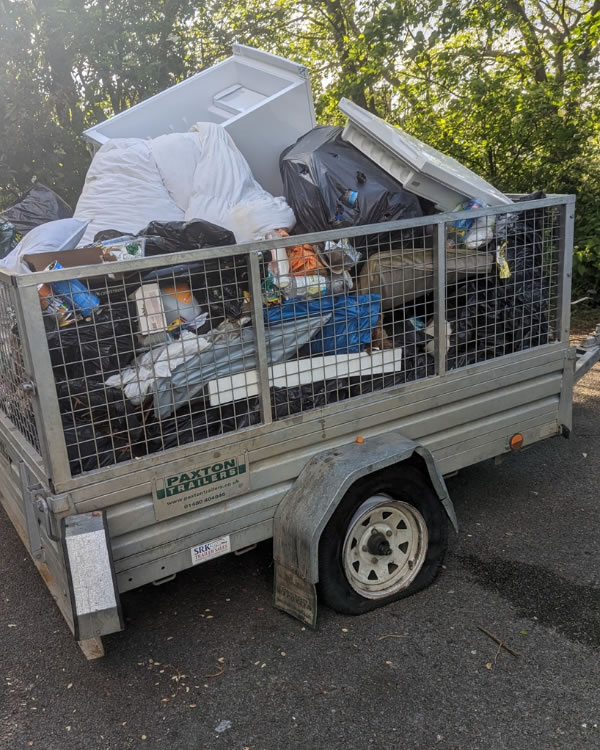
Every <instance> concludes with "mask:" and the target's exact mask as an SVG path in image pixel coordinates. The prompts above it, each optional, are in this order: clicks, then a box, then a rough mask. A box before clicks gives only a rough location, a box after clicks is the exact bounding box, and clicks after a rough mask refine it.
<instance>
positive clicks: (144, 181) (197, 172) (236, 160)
mask: <svg viewBox="0 0 600 750" xmlns="http://www.w3.org/2000/svg"><path fill="white" fill-rule="evenodd" d="M75 217H76V218H78V219H87V220H89V222H90V223H89V225H88V227H87V230H86V232H85V234H84V236H83V238H82V240H81V242H80V246H82V245H85V244H89V243H90V242H92V241H93V239H94V236H95V235H96V234H97V233H98V232H100V231H102V230H105V229H115V230H117V231H119V232H121V233H123V234H128V233H131V234H136V233H137V232H139V231H140V230H141V229H143V228H144V227H145V226H146V225H147V224H149V223H150V222H151V221H183V220H185V221H190V220H192V219H204V220H205V221H210V222H212V223H213V224H218V225H219V226H222V227H225V228H226V229H229V230H231V231H232V232H233V233H234V235H235V238H236V240H237V241H238V242H246V241H250V240H258V239H263V238H264V237H266V236H267V235H268V234H270V233H271V232H272V231H273V230H275V229H288V230H289V229H292V228H293V227H294V225H295V223H296V219H295V217H294V213H293V211H292V209H291V208H290V207H289V206H288V204H287V203H286V201H285V199H284V198H275V197H273V196H272V195H271V194H270V193H267V191H266V190H263V188H262V187H261V186H260V185H259V184H258V182H256V180H255V179H254V177H253V176H252V173H251V171H250V167H249V166H248V162H247V161H246V159H245V158H244V157H243V155H242V154H241V152H240V151H239V150H238V148H237V146H236V145H235V143H234V142H233V140H232V138H231V136H230V135H229V134H228V133H227V131H226V130H225V129H224V128H223V127H222V126H221V125H216V124H215V123H208V122H199V123H197V124H196V125H194V127H193V128H192V129H191V131H190V132H189V133H172V134H169V135H161V136H159V137H158V138H154V139H152V140H142V139H140V138H115V139H112V140H110V141H108V143H106V144H104V146H102V147H101V148H100V150H99V151H98V153H97V154H96V155H95V157H94V159H93V161H92V164H91V166H90V169H89V170H88V173H87V176H86V180H85V184H84V187H83V191H82V193H81V196H80V198H79V201H78V203H77V207H76V209H75Z"/></svg>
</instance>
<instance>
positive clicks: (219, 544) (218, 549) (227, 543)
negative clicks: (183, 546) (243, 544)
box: [190, 536, 231, 565]
mask: <svg viewBox="0 0 600 750" xmlns="http://www.w3.org/2000/svg"><path fill="white" fill-rule="evenodd" d="M190 551H191V553H192V565H198V564H199V563H203V562H205V561H206V560H210V559H211V558H213V557H220V556H221V555H226V554H227V553H228V552H231V540H230V539H229V537H228V536H220V537H219V538H218V539H211V540H210V542H202V544H197V545H196V546H195V547H192V549H191V550H190Z"/></svg>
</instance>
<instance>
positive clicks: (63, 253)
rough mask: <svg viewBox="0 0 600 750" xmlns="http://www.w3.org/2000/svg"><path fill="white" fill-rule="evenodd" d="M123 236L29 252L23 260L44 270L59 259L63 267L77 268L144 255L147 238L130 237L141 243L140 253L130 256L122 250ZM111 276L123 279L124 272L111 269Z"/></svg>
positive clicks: (130, 240)
mask: <svg viewBox="0 0 600 750" xmlns="http://www.w3.org/2000/svg"><path fill="white" fill-rule="evenodd" d="M124 239H125V238H123V237H117V238H116V239H114V240H106V241H105V242H103V243H98V244H95V245H88V246H87V247H78V248H75V249H73V250H51V251H49V252H47V253H27V254H26V255H24V256H23V260H24V261H25V262H26V263H27V264H29V266H30V267H31V268H32V269H33V270H34V271H43V270H45V269H46V268H48V266H49V265H50V263H52V262H53V261H55V260H57V261H58V262H59V263H60V264H61V266H63V268H76V267H77V266H95V265H98V264H99V263H115V262H118V261H119V260H133V259H134V258H135V257H140V258H143V257H144V252H145V242H146V241H145V239H144V238H143V237H141V238H129V242H131V243H136V244H138V245H139V255H135V256H134V255H132V256H131V257H128V256H127V255H126V254H125V253H123V252H122V251H121V248H120V245H122V244H123V242H122V241H123V240H124ZM111 243H112V244H114V246H115V251H116V253H117V254H113V253H112V252H111ZM110 278H112V279H122V278H123V274H121V273H116V272H113V270H112V269H111V273H110Z"/></svg>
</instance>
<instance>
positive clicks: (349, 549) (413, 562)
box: [342, 495, 428, 599]
mask: <svg viewBox="0 0 600 750" xmlns="http://www.w3.org/2000/svg"><path fill="white" fill-rule="evenodd" d="M385 543H387V547H386V544H385ZM427 545H428V534H427V525H426V524H425V519H424V518H423V516H422V515H421V514H420V513H419V511H418V510H417V509H416V508H415V507H414V506H412V505H409V504H408V503H405V502H403V501H401V500H393V499H392V498H390V497H387V496H386V495H374V496H373V497H370V498H369V499H368V500H365V502H364V503H362V504H361V505H360V507H359V508H358V510H357V511H356V513H355V514H354V516H353V518H352V520H351V521H350V525H349V526H348V533H347V534H346V539H345V540H344V548H343V551H342V559H343V565H344V573H345V575H346V578H347V580H348V583H349V584H350V586H351V587H352V588H353V589H354V591H356V593H357V594H360V595H361V596H363V597H365V598H366V599H383V598H385V597H387V596H391V595H392V594H396V593H397V592H398V591H402V589H405V588H406V587H407V586H409V585H410V584H411V583H412V581H414V579H415V578H416V576H417V575H418V573H419V571H420V570H421V567H422V566H423V563H424V561H425V555H426V554H427ZM388 549H389V551H388Z"/></svg>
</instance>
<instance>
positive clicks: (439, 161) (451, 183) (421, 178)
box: [338, 99, 512, 211]
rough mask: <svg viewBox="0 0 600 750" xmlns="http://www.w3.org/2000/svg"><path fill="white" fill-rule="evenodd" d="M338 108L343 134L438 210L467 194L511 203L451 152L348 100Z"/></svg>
mask: <svg viewBox="0 0 600 750" xmlns="http://www.w3.org/2000/svg"><path fill="white" fill-rule="evenodd" d="M338 106H339V108H340V111H341V112H342V113H343V114H344V115H346V117H347V118H348V124H347V125H346V127H345V129H344V132H343V134H342V137H343V138H344V140H346V141H348V142H349V143H351V144H352V145H353V146H354V147H355V148H357V149H358V150H359V151H362V153H363V154H364V155H365V156H368V157H369V159H371V160H372V161H374V162H375V163H376V164H378V165H379V166H380V167H382V169H385V171H386V172H388V173H389V174H390V175H391V176H392V177H393V178H394V179H396V180H398V182H400V183H401V185H402V186H403V187H404V188H406V190H410V191H411V192H412V193H416V194H417V195H420V196H421V197H423V198H427V199H428V200H430V201H433V203H435V205H436V207H437V208H438V209H439V210H440V211H454V210H455V209H456V207H457V206H458V204H459V203H461V202H462V201H464V200H465V198H472V199H480V200H481V199H482V200H484V201H485V202H486V203H487V204H488V205H490V206H499V205H503V204H510V203H512V201H511V199H510V198H509V197H508V196H506V195H504V193H501V192H500V191H499V190H497V189H496V188H495V187H494V186H493V185H490V183H489V182H487V181H486V180H484V179H483V178H482V177H480V176H479V175H477V174H475V172H472V171H471V170H470V169H467V167H464V166H463V165H462V164H461V163H460V162H458V161H456V159H453V158H452V157H451V156H446V154H442V153H441V152H440V151H437V150H436V149H434V148H432V147H431V146H428V145H427V144H426V143H423V142H422V141H420V140H419V139H418V138H415V137H413V136H412V135H409V134H408V133H406V132H404V130H401V129H400V128H397V127H394V126H393V125H390V124H389V123H387V122H385V121H384V120H382V119H381V118H379V117H377V116H376V115H374V114H372V113H371V112H367V111H366V110H365V109H363V108H362V107H359V106H358V105H357V104H353V103H352V102H351V101H349V100H348V99H341V100H340V103H339V105H338Z"/></svg>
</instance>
